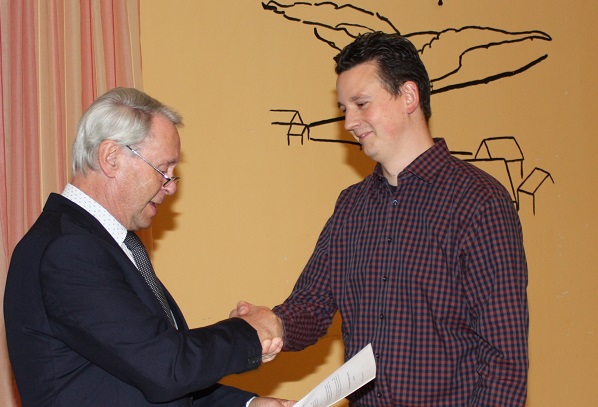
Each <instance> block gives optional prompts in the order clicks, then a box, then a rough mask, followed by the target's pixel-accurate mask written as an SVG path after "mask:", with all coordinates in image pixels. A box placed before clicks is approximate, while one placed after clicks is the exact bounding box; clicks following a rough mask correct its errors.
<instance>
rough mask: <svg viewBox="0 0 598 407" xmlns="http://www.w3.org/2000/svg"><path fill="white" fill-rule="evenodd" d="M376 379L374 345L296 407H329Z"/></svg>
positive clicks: (336, 372) (361, 352)
mask: <svg viewBox="0 0 598 407" xmlns="http://www.w3.org/2000/svg"><path fill="white" fill-rule="evenodd" d="M375 377H376V361H375V359H374V351H373V350H372V344H371V343H370V344H368V345H367V346H366V347H365V348H363V349H362V350H360V351H359V353H357V354H356V355H355V356H353V357H352V358H351V359H349V360H348V361H346V362H345V364H344V365H342V366H341V367H339V368H338V369H337V370H336V371H335V372H334V373H332V374H331V375H330V376H328V377H327V378H326V379H325V380H324V381H322V382H321V383H320V384H319V385H318V386H317V387H316V388H314V389H313V390H312V391H311V392H309V394H308V395H307V396H305V397H303V398H302V399H301V400H299V402H297V404H295V407H329V406H331V405H333V404H334V403H336V402H337V401H339V400H340V399H342V398H344V397H346V396H348V395H349V394H351V393H353V392H354V391H355V390H357V389H359V388H360V387H361V386H363V385H364V384H366V383H368V382H370V381H371V380H373V379H374V378H375Z"/></svg>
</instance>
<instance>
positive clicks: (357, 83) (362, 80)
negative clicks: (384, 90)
mask: <svg viewBox="0 0 598 407" xmlns="http://www.w3.org/2000/svg"><path fill="white" fill-rule="evenodd" d="M381 87H382V84H381V83H380V79H379V76H378V65H377V64H376V62H364V63H362V64H359V65H356V66H354V67H353V68H351V69H349V70H347V71H345V72H342V73H340V74H339V75H338V77H337V79H336V91H337V94H338V98H339V101H343V100H344V101H347V100H349V99H351V98H354V97H356V95H357V94H359V93H363V92H369V91H372V90H374V89H376V90H378V89H379V88H381Z"/></svg>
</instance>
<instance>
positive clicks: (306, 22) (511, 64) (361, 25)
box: [262, 1, 554, 214]
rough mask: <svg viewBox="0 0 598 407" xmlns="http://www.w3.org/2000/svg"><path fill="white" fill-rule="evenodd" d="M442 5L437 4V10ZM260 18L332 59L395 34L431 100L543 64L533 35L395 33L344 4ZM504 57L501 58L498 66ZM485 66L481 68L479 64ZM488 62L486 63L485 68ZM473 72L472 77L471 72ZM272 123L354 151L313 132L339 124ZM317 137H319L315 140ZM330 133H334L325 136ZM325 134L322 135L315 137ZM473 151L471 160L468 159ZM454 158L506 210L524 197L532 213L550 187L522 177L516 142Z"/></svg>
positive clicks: (292, 137)
mask: <svg viewBox="0 0 598 407" xmlns="http://www.w3.org/2000/svg"><path fill="white" fill-rule="evenodd" d="M438 5H439V6H442V5H443V2H442V1H439V2H438ZM262 7H263V10H264V11H265V12H269V13H272V14H274V15H275V16H276V17H282V18H284V19H286V20H287V21H288V22H289V24H302V25H303V26H305V27H306V28H307V29H309V30H311V31H313V35H314V40H315V41H317V42H319V43H320V44H322V46H326V47H329V48H331V49H332V50H333V52H334V54H336V53H337V52H338V51H340V50H341V49H342V48H343V47H344V46H345V45H347V44H349V43H350V42H352V41H353V40H354V39H355V38H356V37H357V36H358V35H360V34H362V33H365V32H370V31H384V32H389V33H399V34H401V35H403V36H405V37H407V38H409V40H411V42H413V44H414V45H415V46H416V48H417V49H418V50H419V52H420V55H421V58H422V61H423V62H424V64H425V65H426V68H427V69H428V73H429V76H430V82H431V86H432V92H431V93H432V95H435V94H439V93H444V92H454V91H459V90H461V89H464V88H468V87H472V86H481V85H488V84H491V83H493V82H497V81H500V80H505V79H507V78H510V77H514V76H518V75H523V74H526V73H528V72H529V71H531V70H532V68H534V67H535V66H536V65H538V64H540V63H543V62H544V61H546V60H547V58H548V54H547V53H546V52H545V51H544V48H545V47H544V46H543V45H544V44H546V43H547V42H550V41H552V37H551V36H550V35H549V34H548V33H546V32H544V31H540V30H536V29H530V30H524V31H510V30H505V29H502V28H500V27H487V26H478V25H466V26H462V27H458V28H453V27H447V28H444V29H442V30H430V29H427V28H426V27H422V28H421V29H420V30H418V31H413V32H401V31H400V29H399V28H398V27H397V26H396V25H395V24H393V22H392V21H391V20H390V19H389V18H387V17H385V16H383V15H381V14H380V13H378V12H376V11H374V10H367V9H364V8H360V7H356V6H354V5H351V4H337V3H334V2H329V1H326V2H286V3H285V2H280V1H269V2H267V3H264V2H262ZM525 42H530V43H531V42H533V43H534V44H533V46H532V47H530V48H527V50H528V51H527V52H525V53H521V52H512V53H509V48H510V47H516V46H517V44H521V43H525ZM505 55H506V56H507V57H506V58H505ZM481 61H484V63H483V64H480V62H481ZM488 61H490V62H491V63H488ZM472 68H475V69H472ZM271 111H272V112H273V113H274V114H275V115H276V116H278V117H280V119H279V120H276V121H273V122H272V125H276V126H284V128H285V129H286V134H285V136H286V141H287V144H288V145H289V146H290V145H291V142H292V141H296V142H300V143H301V144H303V143H304V141H310V142H326V143H344V144H349V145H355V146H356V147H357V148H359V147H360V146H359V143H358V142H356V141H351V140H343V139H339V138H338V137H337V136H338V135H337V134H332V135H328V136H326V135H325V134H327V133H330V132H326V131H320V129H319V128H320V126H325V125H328V124H331V123H336V122H340V121H342V120H344V116H338V117H332V118H324V119H319V120H315V121H309V120H304V118H303V117H302V116H301V113H300V111H299V110H298V109H288V108H273V109H271ZM316 130H318V136H315V137H314V135H313V134H312V133H315V132H316ZM332 133H334V132H332ZM319 134H324V135H321V136H320V135H319ZM474 151H475V152H474ZM451 152H452V154H453V155H455V156H459V158H461V159H463V160H465V161H469V162H471V163H473V164H474V165H476V166H478V167H480V168H481V169H483V170H485V171H487V172H488V173H490V174H491V175H493V176H494V177H495V178H496V179H498V180H499V181H500V182H501V183H502V184H503V185H504V186H505V188H506V189H507V190H508V191H509V193H510V194H511V198H512V200H513V203H514V204H515V205H516V207H517V209H518V210H519V209H520V203H521V199H522V198H524V197H531V200H532V210H533V213H534V214H535V211H536V192H537V191H538V190H539V189H540V187H542V186H543V185H545V184H546V183H547V181H549V182H548V183H554V179H553V177H552V175H551V174H550V173H549V172H548V171H547V170H545V169H542V168H539V167H534V168H533V169H531V170H529V171H526V170H525V169H524V161H525V157H524V154H523V151H522V150H521V148H520V146H519V143H518V142H517V140H516V138H515V137H510V136H509V137H491V138H485V139H483V140H481V141H480V143H479V145H478V147H477V149H476V148H472V151H451Z"/></svg>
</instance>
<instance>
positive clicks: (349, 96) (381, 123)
mask: <svg viewBox="0 0 598 407" xmlns="http://www.w3.org/2000/svg"><path fill="white" fill-rule="evenodd" d="M336 90H337V95H338V105H339V108H340V109H341V110H342V111H343V113H344V114H345V129H347V130H348V131H349V132H350V133H351V134H352V135H353V137H355V139H356V140H357V141H358V142H359V143H360V144H361V146H362V148H363V151H364V153H365V154H366V155H367V156H368V157H370V158H372V159H374V160H376V161H377V162H379V163H381V164H382V165H384V163H385V162H387V161H388V160H390V159H391V157H392V156H393V155H394V154H396V151H397V148H398V147H399V145H400V141H401V139H402V138H404V132H405V128H406V124H407V123H406V121H407V113H406V111H405V103H404V95H403V94H401V95H398V96H394V95H392V94H391V93H390V92H388V91H387V90H386V89H385V88H384V87H383V86H382V83H381V82H380V79H379V77H378V74H377V65H376V63H375V62H365V63H363V64H360V65H356V66H355V67H353V68H351V69H349V70H348V71H345V72H342V73H341V74H340V75H339V76H338V78H337V81H336Z"/></svg>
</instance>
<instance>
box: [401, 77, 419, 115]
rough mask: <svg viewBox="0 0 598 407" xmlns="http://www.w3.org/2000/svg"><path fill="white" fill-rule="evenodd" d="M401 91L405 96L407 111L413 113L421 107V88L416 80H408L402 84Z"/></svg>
mask: <svg viewBox="0 0 598 407" xmlns="http://www.w3.org/2000/svg"><path fill="white" fill-rule="evenodd" d="M401 93H402V94H403V95H404V96H405V107H406V108H407V113H409V114H411V113H413V112H414V111H415V110H416V109H417V108H418V107H419V89H418V88H417V85H416V84H415V82H412V81H407V82H405V83H404V84H403V85H401Z"/></svg>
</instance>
